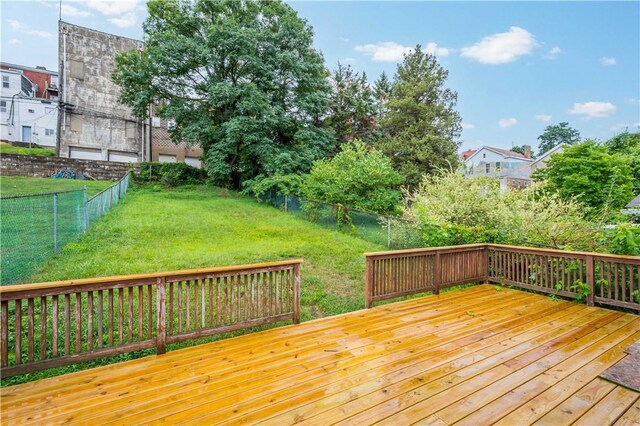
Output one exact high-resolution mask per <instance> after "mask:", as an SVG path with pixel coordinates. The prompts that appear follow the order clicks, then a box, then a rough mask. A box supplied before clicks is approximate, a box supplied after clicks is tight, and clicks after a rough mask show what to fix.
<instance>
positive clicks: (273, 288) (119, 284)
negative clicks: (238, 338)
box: [0, 259, 303, 377]
mask: <svg viewBox="0 0 640 426" xmlns="http://www.w3.org/2000/svg"><path fill="white" fill-rule="evenodd" d="M302 262H303V261H302V259H292V260H285V261H278V262H269V263H255V264H250V265H234V266H223V267H214V268H200V269H187V270H180V271H169V272H153V273H145V274H136V275H121V276H112V277H100V278H86V279H79V280H67V281H57V282H46V283H34V284H22V285H12V286H7V287H2V288H0V315H1V318H2V322H1V324H0V373H2V375H3V376H5V377H7V376H12V375H15V374H22V373H28V372H33V371H38V370H42V369H46V368H52V367H59V366H62V365H66V364H72V363H76V362H81V361H87V360H92V359H96V358H101V357H105V356H111V355H116V354H121V353H126V352H132V351H136V350H141V349H149V348H155V349H156V352H157V353H158V354H162V353H164V352H165V347H166V345H167V344H170V343H176V342H180V341H184V340H189V339H194V338H200V337H205V336H210V335H213V334H219V333H223V332H229V331H233V330H239V329H243V328H249V327H255V326H258V325H262V324H268V323H274V322H278V321H283V320H292V321H293V322H294V323H299V322H300V266H301V263H302Z"/></svg>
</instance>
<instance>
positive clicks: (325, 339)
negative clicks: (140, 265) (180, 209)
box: [1, 258, 640, 425]
mask: <svg viewBox="0 0 640 426" xmlns="http://www.w3.org/2000/svg"><path fill="white" fill-rule="evenodd" d="M530 261H531V262H534V258H531V259H530ZM221 281H222V280H221ZM241 283H243V288H245V287H244V280H241ZM268 283H269V279H268V277H267V279H266V284H268ZM213 284H214V285H215V281H213ZM262 284H265V281H262ZM292 284H293V283H292ZM228 285H230V283H228ZM249 287H250V286H249ZM169 288H170V286H169V285H167V289H169ZM275 288H280V287H275ZM260 290H261V291H263V290H268V285H267V287H262V288H260ZM214 294H215V291H214V289H212V291H210V292H209V293H207V297H205V300H207V299H211V297H209V295H214ZM229 296H230V297H231V296H232V294H231V293H229ZM265 296H266V299H268V296H269V294H268V293H267V294H265ZM260 297H262V294H260ZM213 299H215V297H213ZM200 300H202V297H200ZM257 300H260V298H257ZM260 307H262V308H264V307H267V306H266V305H260ZM273 313H274V314H275V313H277V312H273ZM207 316H208V315H207ZM192 332H193V331H192ZM638 339H640V318H639V317H637V316H635V315H632V314H625V313H621V312H612V311H609V310H605V309H601V308H597V307H587V306H585V305H577V304H575V303H571V302H566V301H552V300H551V299H550V298H548V297H545V296H540V295H535V294H531V293H526V292H521V291H518V290H511V289H507V288H504V289H501V290H500V291H496V289H495V288H494V287H493V286H491V285H479V286H474V287H470V288H467V289H464V290H455V291H450V292H445V293H442V294H441V295H432V296H426V297H422V298H417V299H411V300H407V301H403V302H398V303H392V304H386V305H383V306H378V307H375V308H372V309H366V310H363V311H357V312H352V313H349V314H344V315H339V316H335V317H329V318H322V319H319V320H314V321H309V322H306V323H303V324H300V325H291V326H285V327H280V328H276V329H271V330H266V331H262V332H259V333H253V334H248V335H243V336H239V337H235V338H232V339H227V340H222V341H218V342H214V343H210V344H205V345H199V346H195V347H191V348H187V349H181V350H177V351H172V352H168V353H166V354H164V355H158V356H149V357H146V358H141V359H137V360H133V361H128V362H124V363H120V364H115V365H109V366H105V367H100V368H96V369H92V370H87V371H82V372H77V373H72V374H68V375H65V376H60V377H55V378H51V379H45V380H41V381H38V382H32V383H26V384H24V385H18V386H13V387H7V388H4V389H3V392H2V395H1V402H2V409H3V413H2V422H3V424H42V423H47V424H60V423H67V424H92V425H100V424H149V423H169V424H272V425H281V424H293V423H302V424H309V425H318V424H358V425H365V424H373V423H382V424H394V425H395V424H413V423H419V424H438V425H442V424H452V423H456V422H458V423H460V424H476V425H482V424H491V423H494V422H502V423H503V424H530V423H534V422H535V421H541V420H542V419H547V420H551V421H555V422H554V424H570V423H571V422H577V423H578V424H603V425H604V424H613V423H615V422H618V423H619V424H633V422H634V421H636V420H637V417H638V412H639V410H638V407H637V405H638V399H639V398H640V394H639V393H637V392H633V391H629V390H626V389H624V388H620V387H618V386H616V385H613V384H610V383H607V382H605V381H603V380H601V379H598V377H597V376H598V374H599V373H600V372H601V371H603V369H606V368H607V367H608V366H609V365H611V364H613V363H615V362H616V361H617V360H619V359H620V358H621V357H623V356H624V355H625V353H624V351H625V349H627V348H628V347H629V346H630V345H631V344H632V343H633V342H635V341H636V340H638ZM531 408H534V409H535V415H533V416H532V415H530V414H529V413H530V412H531ZM566 411H571V414H568V413H567V412H566ZM594 422H595V423H594Z"/></svg>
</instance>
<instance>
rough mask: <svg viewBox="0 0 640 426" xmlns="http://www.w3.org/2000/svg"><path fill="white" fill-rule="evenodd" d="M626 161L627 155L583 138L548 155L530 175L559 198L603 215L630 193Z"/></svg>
mask: <svg viewBox="0 0 640 426" xmlns="http://www.w3.org/2000/svg"><path fill="white" fill-rule="evenodd" d="M629 163H630V160H629V159H628V158H627V157H624V156H622V155H619V154H609V153H608V152H607V148H606V147H605V146H602V145H598V144H597V143H596V142H594V141H585V142H582V143H579V144H576V145H573V146H570V147H568V148H567V149H565V150H564V151H563V152H561V153H559V154H554V155H552V156H551V158H550V159H549V160H548V161H547V167H546V168H544V169H538V170H537V171H536V172H535V173H534V175H533V178H534V179H535V180H538V181H540V180H543V181H545V182H546V185H547V189H548V190H550V191H551V192H554V193H557V194H558V195H559V196H560V197H562V198H563V199H567V200H568V199H572V200H576V201H578V202H579V203H581V204H582V205H583V206H584V208H585V210H586V211H587V212H588V213H589V214H590V215H591V216H592V217H593V216H597V215H601V214H602V215H604V218H605V219H606V218H607V217H608V216H609V215H611V214H613V213H615V212H616V211H617V210H619V209H621V208H622V207H624V206H625V204H626V203H628V202H629V200H631V198H632V197H633V183H632V177H631V167H630V166H629Z"/></svg>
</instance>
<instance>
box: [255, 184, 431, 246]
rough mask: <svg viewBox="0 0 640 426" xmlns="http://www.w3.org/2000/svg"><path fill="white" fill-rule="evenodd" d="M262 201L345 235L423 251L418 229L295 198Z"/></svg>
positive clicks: (278, 196)
mask: <svg viewBox="0 0 640 426" xmlns="http://www.w3.org/2000/svg"><path fill="white" fill-rule="evenodd" d="M260 200H261V201H263V202H266V203H268V204H270V205H271V206H273V207H277V208H280V209H282V210H284V211H286V212H287V213H290V214H293V215H295V216H298V217H301V218H303V219H305V220H308V221H310V222H313V223H316V224H318V225H320V226H323V227H325V228H329V229H334V230H337V231H340V232H345V233H348V234H351V235H354V236H357V237H359V238H362V239H363V240H366V241H369V242H372V243H375V244H379V245H381V246H385V247H388V248H393V249H405V248H416V247H422V241H421V239H420V233H419V231H418V229H417V227H416V225H415V224H414V223H412V222H409V221H407V220H403V219H401V218H397V217H389V216H382V215H377V214H373V213H368V212H364V211H360V210H356V209H353V208H350V207H345V206H341V205H337V204H326V203H321V202H318V201H311V200H307V199H305V198H301V197H298V196H295V195H281V194H270V195H266V196H262V197H260Z"/></svg>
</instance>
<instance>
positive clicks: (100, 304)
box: [98, 290, 104, 349]
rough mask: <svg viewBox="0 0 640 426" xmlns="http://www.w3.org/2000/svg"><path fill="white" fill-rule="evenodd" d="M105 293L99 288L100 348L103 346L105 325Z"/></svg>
mask: <svg viewBox="0 0 640 426" xmlns="http://www.w3.org/2000/svg"><path fill="white" fill-rule="evenodd" d="M103 309H104V293H103V292H102V290H98V349H101V348H102V343H103V342H102V340H103V336H102V328H103V327H104V318H103V316H104V312H103Z"/></svg>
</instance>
